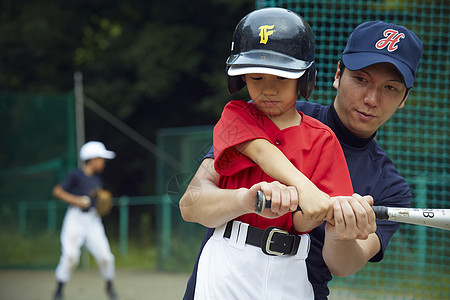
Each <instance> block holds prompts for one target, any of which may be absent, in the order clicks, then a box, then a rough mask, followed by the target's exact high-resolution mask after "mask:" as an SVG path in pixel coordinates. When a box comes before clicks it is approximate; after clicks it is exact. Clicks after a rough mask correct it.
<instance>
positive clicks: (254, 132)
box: [213, 100, 274, 176]
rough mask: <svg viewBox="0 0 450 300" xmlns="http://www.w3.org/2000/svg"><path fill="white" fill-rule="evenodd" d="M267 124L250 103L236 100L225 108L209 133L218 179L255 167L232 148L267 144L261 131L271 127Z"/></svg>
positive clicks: (263, 116) (264, 118)
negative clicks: (261, 141) (259, 142)
mask: <svg viewBox="0 0 450 300" xmlns="http://www.w3.org/2000/svg"><path fill="white" fill-rule="evenodd" d="M268 120H269V119H268V118H267V117H266V116H265V115H264V114H263V113H262V112H261V111H260V110H259V109H258V108H257V107H256V106H255V105H254V104H252V103H247V102H245V101H241V100H239V101H231V102H229V103H228V104H227V105H226V106H225V108H224V110H223V112H222V116H221V118H220V120H219V122H217V124H216V126H215V127H214V131H213V145H214V167H215V169H216V171H217V172H218V173H219V174H220V175H224V176H230V175H233V174H236V173H237V172H239V171H241V170H243V169H246V168H249V167H253V166H256V164H255V163H254V162H253V161H252V160H251V159H249V158H248V157H247V156H245V155H243V154H242V153H240V152H238V151H237V150H235V149H234V146H236V145H239V144H241V143H244V142H247V141H250V140H254V139H266V140H270V139H269V137H268V136H267V134H266V132H265V130H264V127H265V126H273V125H274V124H273V123H272V122H268Z"/></svg>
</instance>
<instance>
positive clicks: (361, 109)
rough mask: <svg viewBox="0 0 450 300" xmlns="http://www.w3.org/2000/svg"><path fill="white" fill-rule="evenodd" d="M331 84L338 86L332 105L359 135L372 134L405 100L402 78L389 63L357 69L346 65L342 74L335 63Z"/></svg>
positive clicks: (347, 124) (404, 87)
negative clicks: (335, 68) (353, 69)
mask: <svg viewBox="0 0 450 300" xmlns="http://www.w3.org/2000/svg"><path fill="white" fill-rule="evenodd" d="M333 86H334V88H336V89H337V95H336V98H335V102H334V107H335V109H336V112H337V114H338V116H339V119H340V120H341V121H342V123H343V124H344V126H345V127H346V128H347V129H348V130H349V131H350V132H352V133H353V134H354V135H356V136H358V137H361V138H368V137H370V136H372V135H373V134H374V133H375V131H377V129H378V128H379V127H380V126H381V125H383V123H384V122H386V121H387V120H389V118H390V117H391V116H392V115H393V114H394V113H395V111H396V110H397V109H399V108H402V107H403V106H404V105H405V101H406V97H405V93H406V86H405V84H404V83H403V78H402V76H401V74H400V73H399V72H398V70H397V68H396V67H395V66H394V65H392V64H389V63H379V64H375V65H372V66H369V67H366V68H364V69H361V70H356V71H351V70H349V69H347V68H346V69H345V71H344V72H343V74H341V72H340V70H339V67H338V69H337V71H336V75H335V78H334V82H333ZM406 96H407V95H406Z"/></svg>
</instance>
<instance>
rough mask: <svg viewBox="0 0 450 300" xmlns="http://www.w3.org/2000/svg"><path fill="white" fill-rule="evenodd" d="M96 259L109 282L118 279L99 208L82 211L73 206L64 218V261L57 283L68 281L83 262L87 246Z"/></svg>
mask: <svg viewBox="0 0 450 300" xmlns="http://www.w3.org/2000/svg"><path fill="white" fill-rule="evenodd" d="M84 244H85V245H86V248H87V249H88V250H89V252H90V253H91V254H92V255H93V256H94V258H95V260H96V262H97V265H98V267H99V270H100V273H101V275H102V277H103V278H104V279H105V280H113V279H114V276H115V269H114V255H113V254H112V253H111V249H110V247H109V243H108V239H107V237H106V234H105V228H104V227H103V224H102V220H101V218H100V217H99V215H98V214H97V212H96V210H95V208H91V209H90V210H89V211H88V212H82V211H81V209H80V208H78V207H74V206H70V207H69V208H68V209H67V212H66V215H65V216H64V220H63V225H62V228H61V251H62V254H61V258H60V260H59V263H58V266H57V267H56V272H55V275H56V280H57V281H59V282H67V281H69V280H70V278H71V277H72V272H73V270H74V268H75V267H77V266H78V263H79V261H80V254H81V252H80V250H81V247H82V246H83V245H84Z"/></svg>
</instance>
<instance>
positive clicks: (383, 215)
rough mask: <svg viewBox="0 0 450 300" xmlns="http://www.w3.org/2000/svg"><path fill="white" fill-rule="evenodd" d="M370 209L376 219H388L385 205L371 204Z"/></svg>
mask: <svg viewBox="0 0 450 300" xmlns="http://www.w3.org/2000/svg"><path fill="white" fill-rule="evenodd" d="M372 209H373V212H374V213H375V217H376V218H377V220H387V219H389V214H388V208H387V207H386V206H372Z"/></svg>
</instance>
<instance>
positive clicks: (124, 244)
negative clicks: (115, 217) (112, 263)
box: [119, 196, 130, 255]
mask: <svg viewBox="0 0 450 300" xmlns="http://www.w3.org/2000/svg"><path fill="white" fill-rule="evenodd" d="M129 203H130V198H129V197H127V196H123V197H120V199H119V206H120V213H119V249H120V254H121V255H126V254H127V252H128V210H129V209H128V204H129Z"/></svg>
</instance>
